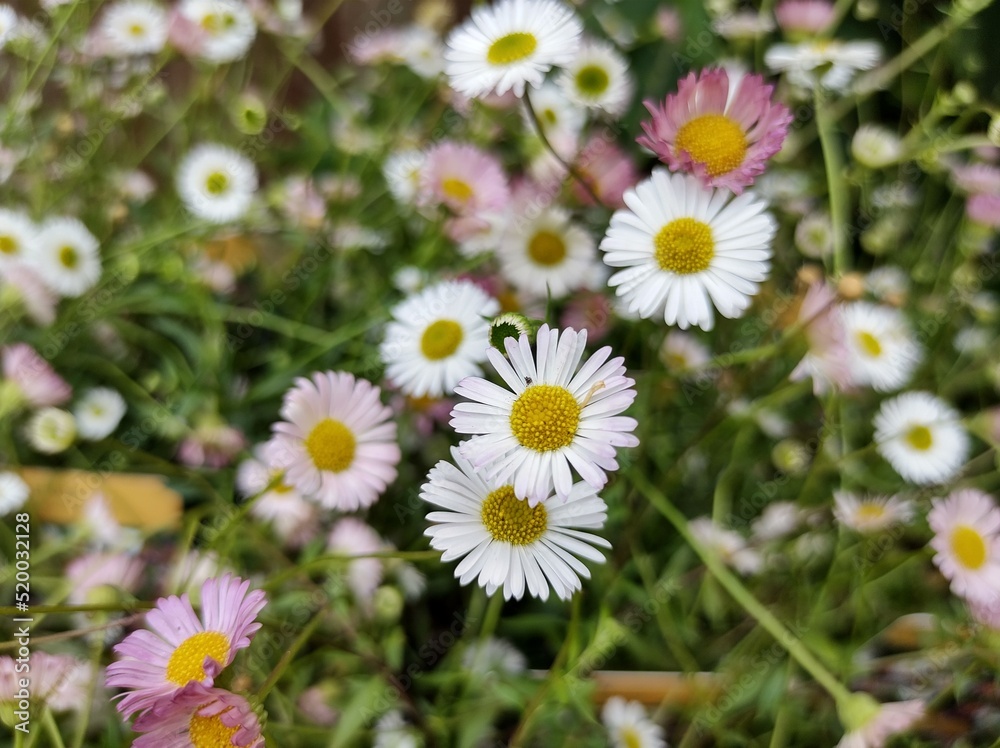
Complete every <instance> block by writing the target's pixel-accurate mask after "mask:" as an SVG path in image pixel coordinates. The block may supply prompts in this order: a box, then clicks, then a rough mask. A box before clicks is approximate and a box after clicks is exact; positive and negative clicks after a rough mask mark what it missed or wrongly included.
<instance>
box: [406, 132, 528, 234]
mask: <svg viewBox="0 0 1000 748" xmlns="http://www.w3.org/2000/svg"><path fill="white" fill-rule="evenodd" d="M420 187H421V190H420V194H421V198H420V199H421V201H422V202H423V203H424V204H425V205H445V206H447V207H448V208H450V209H451V210H452V211H453V212H455V213H457V214H458V215H462V216H472V215H474V216H480V217H481V216H484V215H488V214H490V213H494V212H499V211H501V210H503V208H504V207H505V206H506V205H507V202H508V201H509V200H510V188H509V187H508V185H507V176H506V175H505V174H504V173H503V168H502V167H501V166H500V162H499V161H497V160H496V158H494V157H493V156H491V155H490V154H489V153H487V152H486V151H483V150H482V149H480V148H477V147H476V146H474V145H469V144H468V143H455V142H452V141H446V142H444V143H439V144H438V145H436V146H434V147H433V148H431V149H430V150H428V151H427V156H426V159H425V160H424V164H423V168H422V171H421V174H420Z"/></svg>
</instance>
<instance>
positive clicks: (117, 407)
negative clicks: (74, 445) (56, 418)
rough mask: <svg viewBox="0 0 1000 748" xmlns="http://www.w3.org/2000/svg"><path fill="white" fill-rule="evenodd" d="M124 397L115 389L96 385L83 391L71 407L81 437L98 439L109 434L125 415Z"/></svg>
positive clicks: (91, 439)
mask: <svg viewBox="0 0 1000 748" xmlns="http://www.w3.org/2000/svg"><path fill="white" fill-rule="evenodd" d="M126 409H127V406H126V405H125V399H124V398H123V397H122V396H121V395H119V394H118V393H117V392H116V391H115V390H112V389H109V388H107V387H96V388H94V389H92V390H88V391H87V392H85V393H83V397H82V398H80V401H79V402H78V403H77V404H76V407H74V408H73V415H75V416H76V426H77V431H78V432H79V433H80V438H81V439H87V440H89V441H98V440H100V439H103V438H104V437H106V436H108V435H110V434H111V432H112V431H114V430H115V429H116V428H118V424H119V423H121V420H122V418H123V417H124V416H125V411H126Z"/></svg>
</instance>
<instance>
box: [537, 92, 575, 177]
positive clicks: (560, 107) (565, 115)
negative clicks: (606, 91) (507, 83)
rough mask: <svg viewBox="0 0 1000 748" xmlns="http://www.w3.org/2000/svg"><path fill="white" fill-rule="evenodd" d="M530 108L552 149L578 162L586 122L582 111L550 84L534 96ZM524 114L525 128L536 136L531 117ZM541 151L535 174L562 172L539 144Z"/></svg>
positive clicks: (553, 158)
mask: <svg viewBox="0 0 1000 748" xmlns="http://www.w3.org/2000/svg"><path fill="white" fill-rule="evenodd" d="M531 106H532V108H533V109H534V111H535V116H536V117H537V118H538V126H539V127H540V128H541V130H542V133H543V134H544V135H545V139H546V140H548V141H549V145H551V146H552V148H553V149H554V150H555V152H556V153H558V154H559V155H560V156H562V157H563V158H564V159H566V160H575V156H576V153H577V151H578V150H579V146H580V133H581V131H582V130H583V125H584V122H585V120H586V112H585V110H584V109H583V107H581V106H580V105H579V104H576V103H574V102H573V101H570V99H569V98H568V97H567V96H566V94H565V93H564V92H563V91H562V90H560V89H559V88H557V87H556V86H555V85H553V84H551V83H545V84H544V85H542V87H541V88H539V89H538V91H536V92H535V93H533V94H532V95H531ZM522 114H523V117H524V123H525V127H526V128H527V129H528V130H529V131H530V132H532V133H533V132H535V123H534V122H533V121H532V116H531V114H530V113H529V112H528V110H527V109H525V110H523V112H522ZM538 150H539V156H538V158H537V159H536V161H535V163H533V164H532V166H531V169H532V173H533V174H535V175H537V174H539V173H540V172H545V171H547V170H549V169H552V170H556V169H562V168H563V167H562V165H561V164H559V162H558V161H557V160H556V159H555V157H554V156H553V155H552V153H551V152H550V151H549V150H548V149H547V148H544V147H543V146H542V144H541V142H539V143H538ZM552 162H555V164H553V163H552Z"/></svg>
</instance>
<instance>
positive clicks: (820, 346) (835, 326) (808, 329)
mask: <svg viewBox="0 0 1000 748" xmlns="http://www.w3.org/2000/svg"><path fill="white" fill-rule="evenodd" d="M796 324H799V325H802V332H803V334H804V335H805V338H806V342H807V343H808V345H809V350H808V351H807V352H806V355H805V356H803V357H802V360H801V361H799V363H798V365H797V366H796V367H795V368H794V369H793V370H792V373H791V374H790V375H789V377H788V378H789V379H790V380H791V381H793V382H798V381H799V380H802V379H805V378H806V377H812V380H813V392H814V393H815V394H817V395H822V394H824V393H826V392H829V391H830V390H831V389H835V390H842V389H844V388H845V387H847V386H848V385H850V383H851V368H850V366H849V364H848V359H847V346H846V344H845V343H844V321H843V319H842V316H841V308H840V305H839V304H837V294H836V292H835V291H834V290H833V288H831V286H830V284H828V283H826V282H825V281H820V282H818V283H813V284H812V285H811V286H809V290H808V291H806V295H805V298H803V299H802V306H801V307H799V314H798V319H797V320H796Z"/></svg>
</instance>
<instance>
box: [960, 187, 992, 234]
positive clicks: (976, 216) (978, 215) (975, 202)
mask: <svg viewBox="0 0 1000 748" xmlns="http://www.w3.org/2000/svg"><path fill="white" fill-rule="evenodd" d="M965 215H966V216H967V217H968V219H969V220H970V221H972V222H973V223H978V224H979V225H980V226H988V227H989V228H991V229H996V228H1000V195H972V196H971V197H970V198H969V199H968V200H967V201H966V202H965Z"/></svg>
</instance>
